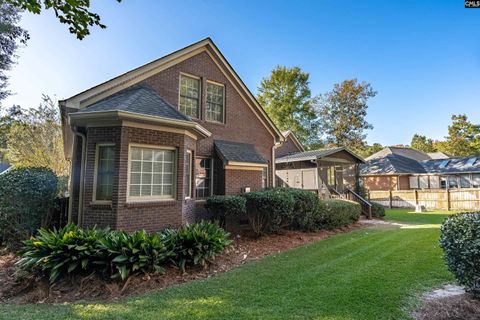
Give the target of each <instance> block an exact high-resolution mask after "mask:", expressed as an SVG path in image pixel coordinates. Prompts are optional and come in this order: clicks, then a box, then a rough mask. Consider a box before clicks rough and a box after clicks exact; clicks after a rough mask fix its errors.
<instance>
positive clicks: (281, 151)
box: [275, 137, 301, 158]
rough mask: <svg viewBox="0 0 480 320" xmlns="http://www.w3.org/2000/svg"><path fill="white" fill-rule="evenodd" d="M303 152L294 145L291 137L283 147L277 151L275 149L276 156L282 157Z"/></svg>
mask: <svg viewBox="0 0 480 320" xmlns="http://www.w3.org/2000/svg"><path fill="white" fill-rule="evenodd" d="M298 151H301V150H300V149H299V148H298V147H297V145H296V144H295V143H293V141H292V139H290V137H288V138H287V141H285V142H284V143H283V145H282V146H281V147H279V148H277V149H275V156H276V157H277V158H278V157H281V156H284V155H286V154H289V153H293V152H298Z"/></svg>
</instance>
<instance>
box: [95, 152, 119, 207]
mask: <svg viewBox="0 0 480 320" xmlns="http://www.w3.org/2000/svg"><path fill="white" fill-rule="evenodd" d="M114 156H115V146H114V145H112V144H99V145H97V151H96V157H95V160H96V161H95V176H94V185H95V188H94V194H93V200H94V201H112V192H113V175H114V164H115V159H114Z"/></svg>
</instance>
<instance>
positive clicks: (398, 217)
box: [385, 209, 455, 224]
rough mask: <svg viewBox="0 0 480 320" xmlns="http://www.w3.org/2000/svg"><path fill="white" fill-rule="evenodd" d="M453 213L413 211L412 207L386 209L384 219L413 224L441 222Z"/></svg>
mask: <svg viewBox="0 0 480 320" xmlns="http://www.w3.org/2000/svg"><path fill="white" fill-rule="evenodd" d="M453 213H455V212H454V211H446V210H445V211H442V210H437V211H427V212H423V213H415V211H414V210H412V209H387V210H386V217H385V218H386V219H387V220H390V221H395V222H402V223H403V222H405V223H413V224H441V223H442V222H443V220H445V218H447V217H448V216H449V215H451V214H453Z"/></svg>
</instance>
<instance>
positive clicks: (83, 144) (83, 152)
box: [68, 127, 87, 226]
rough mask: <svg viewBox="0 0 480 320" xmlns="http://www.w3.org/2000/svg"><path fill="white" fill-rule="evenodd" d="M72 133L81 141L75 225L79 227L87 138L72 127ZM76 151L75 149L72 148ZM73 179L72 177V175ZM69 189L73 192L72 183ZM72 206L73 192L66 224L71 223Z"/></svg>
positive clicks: (80, 223)
mask: <svg viewBox="0 0 480 320" xmlns="http://www.w3.org/2000/svg"><path fill="white" fill-rule="evenodd" d="M72 131H73V133H74V134H75V136H77V137H79V138H80V139H81V140H82V159H81V161H80V190H79V194H78V220H77V224H78V225H79V226H81V225H82V224H83V194H84V180H85V167H86V161H85V157H86V148H87V146H86V140H87V137H86V136H85V135H84V134H83V133H81V132H79V131H78V129H77V127H72ZM74 150H76V148H74ZM72 172H73V161H72ZM72 179H73V175H72ZM70 188H71V189H72V190H71V191H73V183H72V184H71V186H70ZM72 204H73V192H70V199H69V206H68V222H69V223H71V222H72Z"/></svg>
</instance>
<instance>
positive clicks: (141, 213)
mask: <svg viewBox="0 0 480 320" xmlns="http://www.w3.org/2000/svg"><path fill="white" fill-rule="evenodd" d="M59 104H60V110H61V115H62V125H63V136H64V152H65V155H66V157H67V159H70V160H71V163H72V167H71V175H70V177H71V181H70V200H69V201H70V203H69V212H68V217H69V221H71V222H74V223H78V224H79V225H81V226H83V227H88V226H93V225H97V226H109V227H111V228H114V229H122V230H126V231H133V230H137V229H145V230H147V231H157V230H160V229H162V228H164V227H166V226H179V225H182V224H184V223H188V222H194V221H197V220H199V219H201V218H202V217H205V212H204V211H205V210H204V209H203V204H204V200H205V199H206V198H208V197H209V196H211V195H214V194H216V195H233V194H240V193H242V192H248V191H256V190H261V189H262V188H265V187H269V186H275V182H276V179H275V177H276V175H275V159H276V152H279V153H278V154H279V155H285V154H286V153H290V152H291V151H302V152H303V151H304V149H303V147H302V146H301V144H300V143H299V142H298V140H297V139H296V138H295V137H294V135H293V134H292V135H291V136H290V141H287V143H285V144H284V142H285V140H286V138H285V136H284V135H283V134H282V132H280V131H279V130H278V128H277V127H276V126H275V125H274V124H273V122H272V121H271V119H270V118H269V117H268V115H267V114H266V113H265V111H264V110H263V108H262V107H261V106H260V105H259V103H258V102H257V101H256V99H255V98H254V96H253V95H252V93H251V92H250V91H249V90H248V88H247V87H246V86H245V84H244V83H243V82H242V80H241V79H240V77H239V76H238V75H237V73H236V72H235V70H234V69H233V68H232V66H231V65H230V64H229V63H228V62H227V60H226V59H225V57H224V56H223V55H222V53H221V52H220V51H219V50H218V48H217V47H216V45H215V44H214V43H213V41H212V40H211V39H209V38H207V39H204V40H202V41H199V42H197V43H194V44H192V45H190V46H188V47H185V48H183V49H181V50H178V51H176V52H173V53H171V54H169V55H167V56H165V57H162V58H160V59H158V60H155V61H153V62H150V63H148V64H146V65H144V66H141V67H139V68H136V69H134V70H131V71H129V72H127V73H125V74H122V75H120V76H118V77H115V78H113V79H111V80H108V81H106V82H104V83H101V84H99V85H97V86H95V87H92V88H90V89H88V90H86V91H83V92H81V93H79V94H76V95H74V96H72V97H70V98H68V99H66V100H63V101H60V102H59ZM287 137H289V135H287ZM287 140H288V139H287ZM291 143H293V146H291V145H290V144H291ZM281 146H283V147H282V148H280V147H281ZM289 148H290V149H291V150H290V149H289ZM292 148H293V149H292ZM295 148H297V149H298V150H296V149H295ZM282 152H283V153H282Z"/></svg>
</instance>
